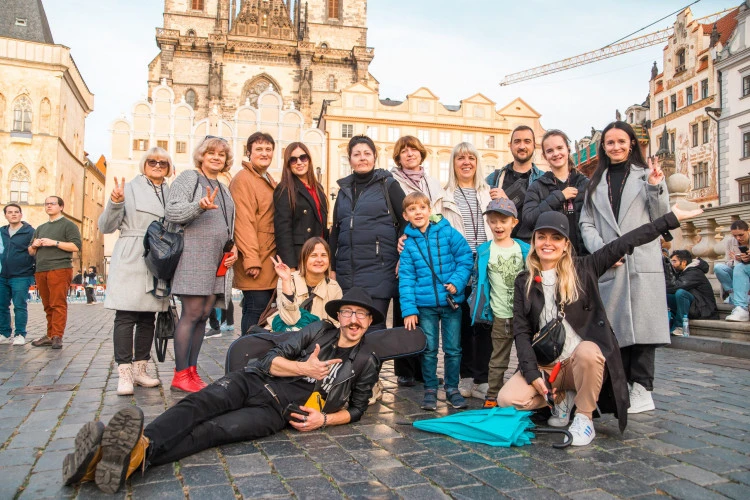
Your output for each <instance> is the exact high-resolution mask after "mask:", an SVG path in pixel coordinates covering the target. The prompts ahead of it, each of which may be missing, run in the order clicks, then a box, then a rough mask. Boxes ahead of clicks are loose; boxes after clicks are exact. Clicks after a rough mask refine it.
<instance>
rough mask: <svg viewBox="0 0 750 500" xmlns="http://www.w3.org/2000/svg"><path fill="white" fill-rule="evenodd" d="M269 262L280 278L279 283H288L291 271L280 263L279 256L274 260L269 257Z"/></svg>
mask: <svg viewBox="0 0 750 500" xmlns="http://www.w3.org/2000/svg"><path fill="white" fill-rule="evenodd" d="M271 262H273V269H274V270H275V271H276V274H277V275H278V276H279V278H281V281H289V280H291V279H292V270H291V269H289V266H287V265H286V264H284V263H283V262H282V261H281V256H279V255H277V256H276V258H275V259H274V257H271Z"/></svg>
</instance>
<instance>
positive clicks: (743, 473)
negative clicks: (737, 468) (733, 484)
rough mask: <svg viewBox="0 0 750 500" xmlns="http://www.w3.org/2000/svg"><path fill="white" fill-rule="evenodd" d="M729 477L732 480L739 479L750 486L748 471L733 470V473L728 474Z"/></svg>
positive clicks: (738, 480) (749, 473)
mask: <svg viewBox="0 0 750 500" xmlns="http://www.w3.org/2000/svg"><path fill="white" fill-rule="evenodd" d="M727 477H729V479H731V480H732V481H737V482H740V483H742V484H746V485H748V486H750V472H748V471H741V472H732V473H731V474H728V475H727Z"/></svg>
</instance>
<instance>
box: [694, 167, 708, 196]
mask: <svg viewBox="0 0 750 500" xmlns="http://www.w3.org/2000/svg"><path fill="white" fill-rule="evenodd" d="M705 187H708V163H706V162H705V161H702V162H700V163H698V165H696V166H695V168H694V169H693V189H703V188H705Z"/></svg>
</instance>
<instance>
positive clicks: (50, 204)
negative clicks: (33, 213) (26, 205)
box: [44, 201, 57, 207]
mask: <svg viewBox="0 0 750 500" xmlns="http://www.w3.org/2000/svg"><path fill="white" fill-rule="evenodd" d="M55 205H57V202H56V201H45V202H44V206H45V207H46V206H55Z"/></svg>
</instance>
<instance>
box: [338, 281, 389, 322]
mask: <svg viewBox="0 0 750 500" xmlns="http://www.w3.org/2000/svg"><path fill="white" fill-rule="evenodd" d="M341 306H359V307H364V308H365V309H367V310H368V311H369V312H370V314H371V315H372V322H373V323H382V322H383V321H385V318H383V313H381V312H380V311H378V310H377V309H376V308H375V306H374V305H373V304H372V297H370V294H369V293H367V290H365V289H364V288H360V287H358V286H355V287H354V288H351V289H350V290H349V291H348V292H346V293H345V294H344V296H343V297H341V298H340V299H338V300H331V301H329V302H328V303H327V304H326V312H327V313H328V315H329V316H330V317H332V318H335V317H336V316H338V313H339V309H341Z"/></svg>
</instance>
